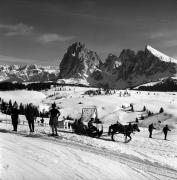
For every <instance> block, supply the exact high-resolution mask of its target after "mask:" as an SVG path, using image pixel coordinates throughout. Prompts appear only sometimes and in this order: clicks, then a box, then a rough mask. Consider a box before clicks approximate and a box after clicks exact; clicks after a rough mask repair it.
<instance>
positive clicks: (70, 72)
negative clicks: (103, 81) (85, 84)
mask: <svg viewBox="0 0 177 180" xmlns="http://www.w3.org/2000/svg"><path fill="white" fill-rule="evenodd" d="M100 63H101V60H100V58H99V56H98V55H97V53H96V52H93V51H90V50H89V49H87V48H86V47H85V45H83V44H81V43H80V42H76V43H73V44H72V45H71V46H70V47H69V48H68V50H67V52H66V53H65V55H64V57H63V59H62V61H61V63H60V78H86V77H87V76H89V75H90V74H91V73H93V72H94V71H95V70H96V69H98V68H99V66H100Z"/></svg>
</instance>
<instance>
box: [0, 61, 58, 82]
mask: <svg viewBox="0 0 177 180" xmlns="http://www.w3.org/2000/svg"><path fill="white" fill-rule="evenodd" d="M58 75H59V69H57V68H55V67H52V66H38V65H35V64H31V65H0V81H1V82H2V81H8V82H37V81H40V82H44V81H56V80H57V78H58Z"/></svg>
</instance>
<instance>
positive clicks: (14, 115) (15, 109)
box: [11, 103, 19, 131]
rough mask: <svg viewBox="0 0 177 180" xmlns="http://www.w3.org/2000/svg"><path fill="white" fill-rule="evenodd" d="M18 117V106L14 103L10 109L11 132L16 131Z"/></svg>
mask: <svg viewBox="0 0 177 180" xmlns="http://www.w3.org/2000/svg"><path fill="white" fill-rule="evenodd" d="M18 116H19V110H18V105H17V103H14V104H13V107H12V109H11V119H12V125H13V131H17V126H18Z"/></svg>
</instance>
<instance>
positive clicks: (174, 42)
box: [163, 39, 177, 47]
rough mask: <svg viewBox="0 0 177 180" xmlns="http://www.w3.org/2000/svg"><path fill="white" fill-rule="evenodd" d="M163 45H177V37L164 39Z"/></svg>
mask: <svg viewBox="0 0 177 180" xmlns="http://www.w3.org/2000/svg"><path fill="white" fill-rule="evenodd" d="M163 46H165V47H177V39H172V40H167V41H164V42H163Z"/></svg>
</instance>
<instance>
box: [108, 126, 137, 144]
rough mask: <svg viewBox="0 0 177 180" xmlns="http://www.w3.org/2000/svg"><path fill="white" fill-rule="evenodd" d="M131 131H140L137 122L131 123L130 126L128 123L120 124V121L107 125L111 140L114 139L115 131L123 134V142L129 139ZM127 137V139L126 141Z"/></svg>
mask: <svg viewBox="0 0 177 180" xmlns="http://www.w3.org/2000/svg"><path fill="white" fill-rule="evenodd" d="M133 131H137V132H140V129H139V127H138V124H137V123H135V124H132V125H131V127H130V126H129V125H122V124H121V123H116V124H112V125H111V126H109V131H108V135H111V138H112V141H115V140H114V135H115V134H116V133H118V134H119V133H120V134H124V136H125V142H129V141H131V139H132V137H131V136H130V135H131V133H132V132H133ZM127 137H129V140H128V141H127Z"/></svg>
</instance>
